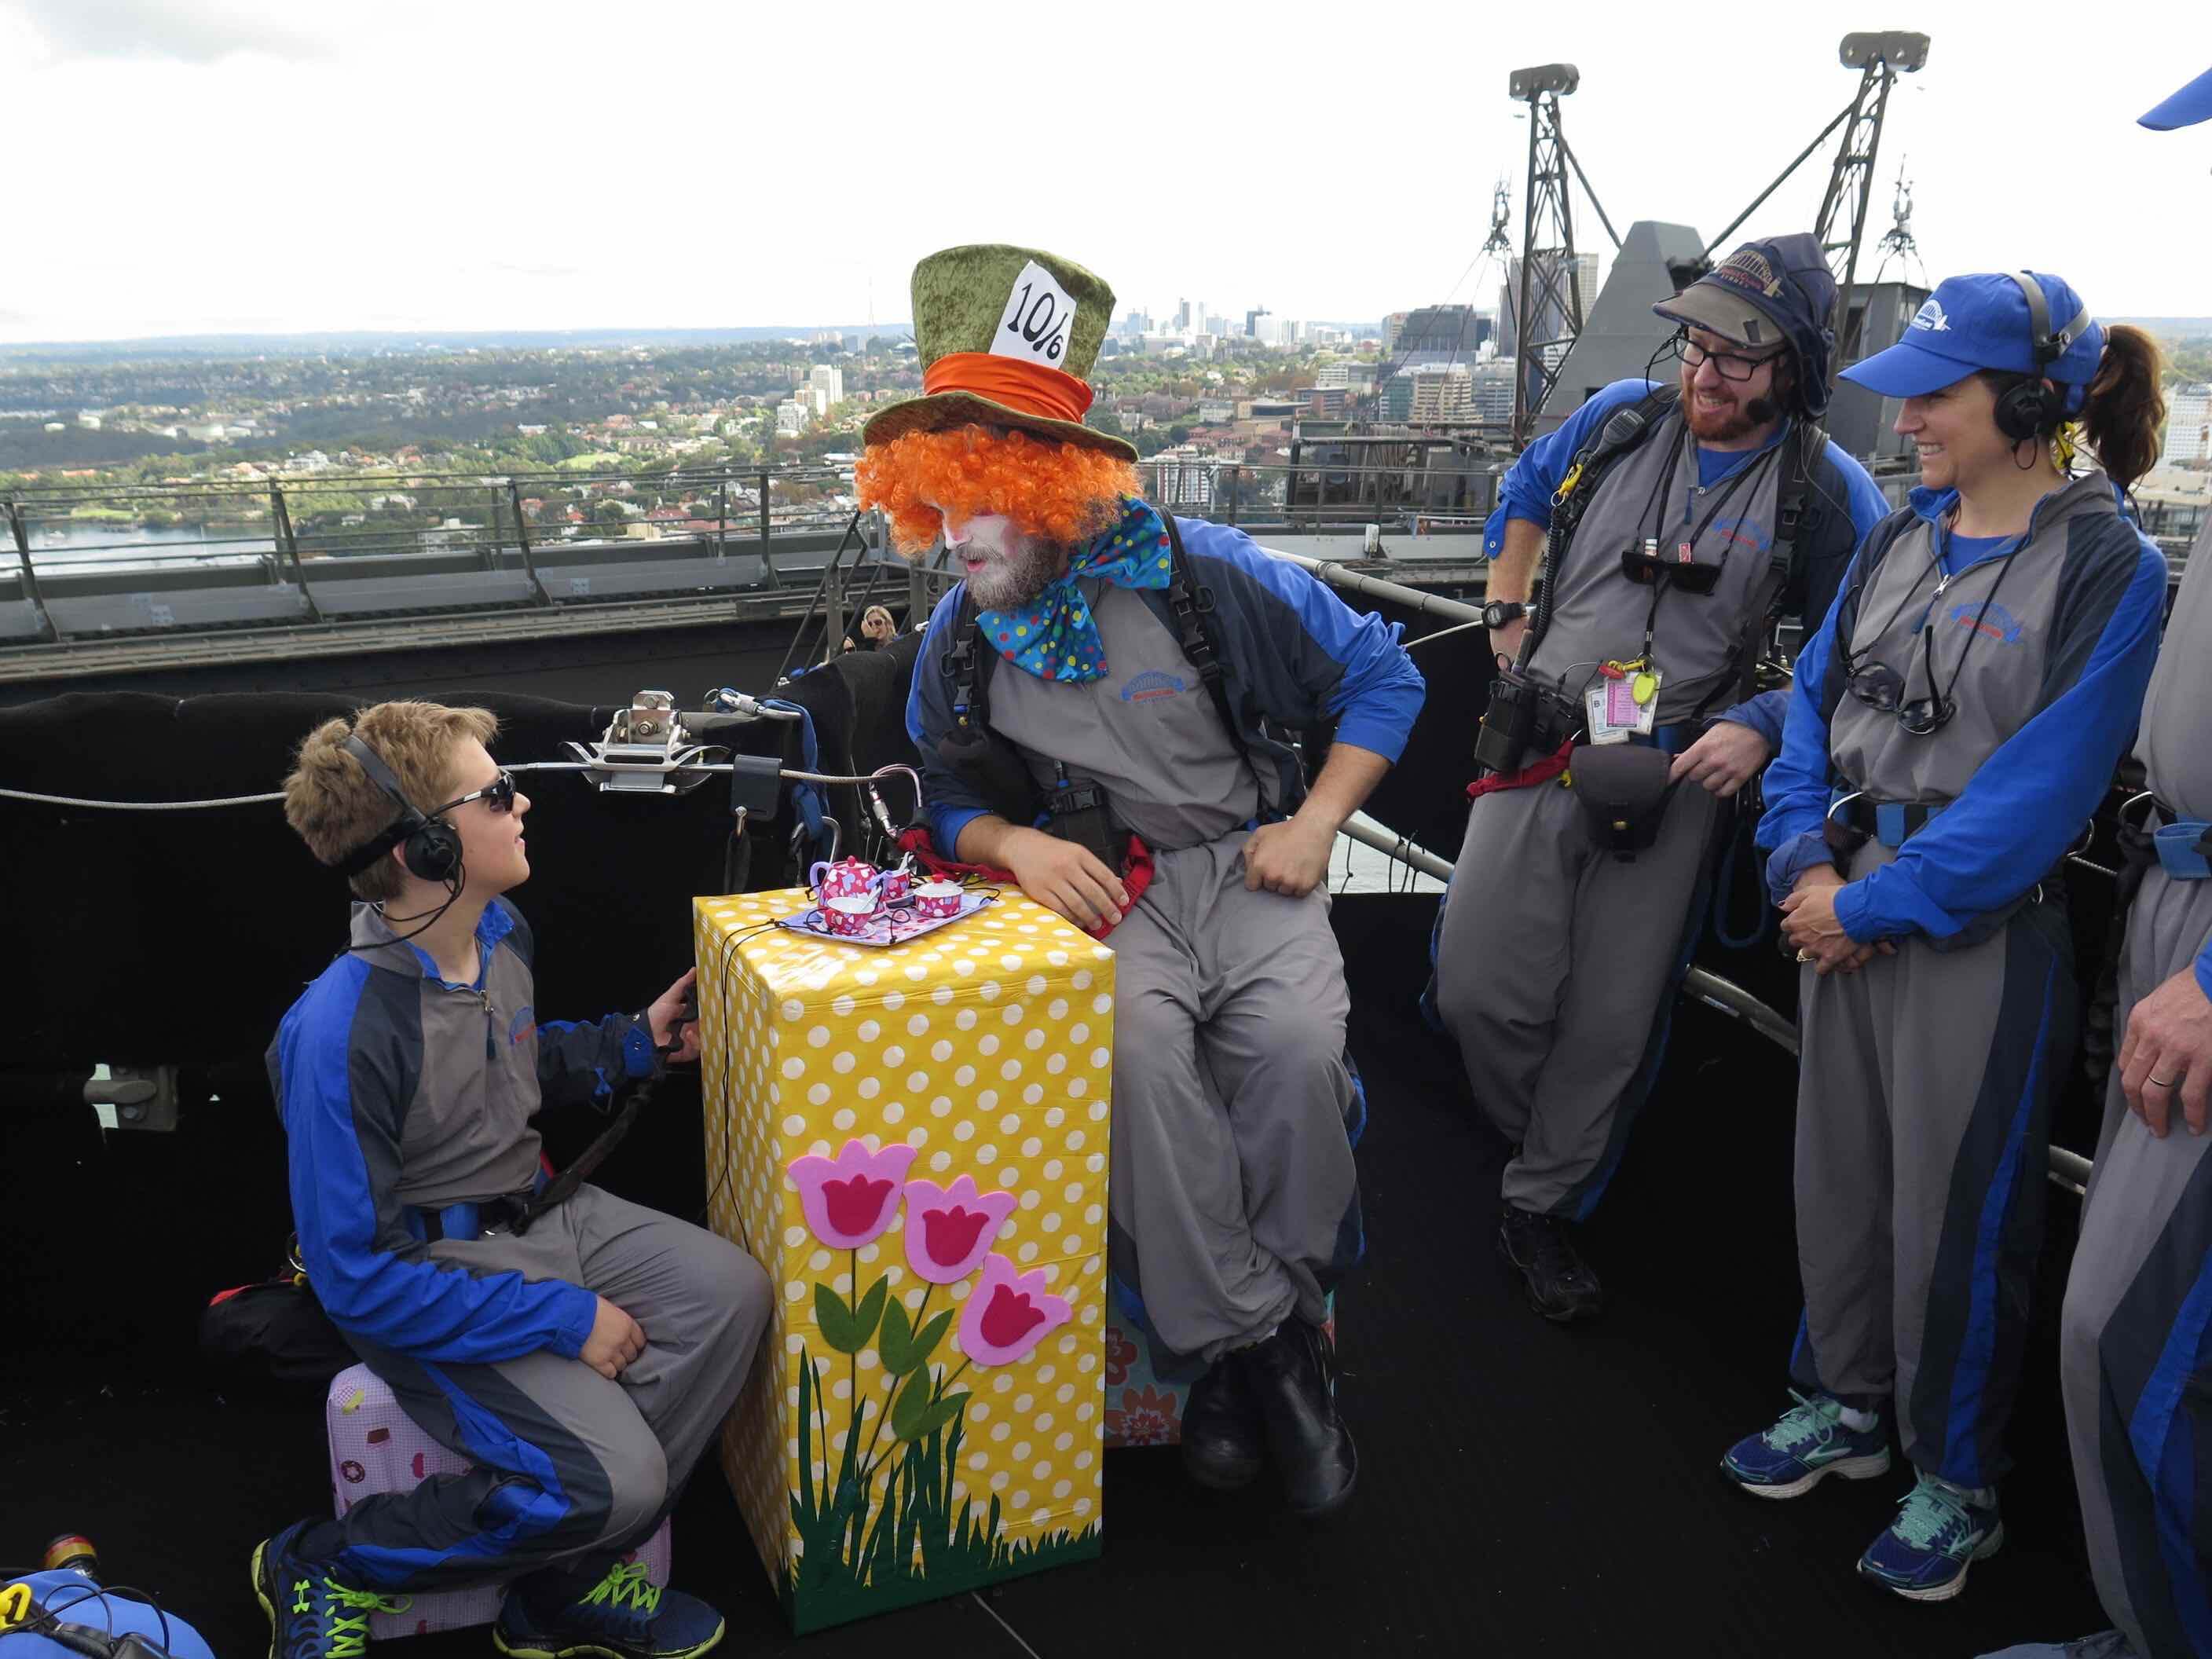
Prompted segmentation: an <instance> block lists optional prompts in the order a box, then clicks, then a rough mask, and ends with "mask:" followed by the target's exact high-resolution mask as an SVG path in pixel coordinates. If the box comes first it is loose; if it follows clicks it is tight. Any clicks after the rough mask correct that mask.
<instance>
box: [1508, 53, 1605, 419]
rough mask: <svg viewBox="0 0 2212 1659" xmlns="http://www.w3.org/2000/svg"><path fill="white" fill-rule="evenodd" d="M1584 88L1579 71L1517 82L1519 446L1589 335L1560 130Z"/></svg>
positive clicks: (1545, 72) (1563, 67)
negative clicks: (1580, 339) (1522, 178)
mask: <svg viewBox="0 0 2212 1659" xmlns="http://www.w3.org/2000/svg"><path fill="white" fill-rule="evenodd" d="M1581 83H1582V75H1581V72H1580V71H1579V70H1577V69H1576V68H1575V66H1574V65H1573V64H1544V65H1542V66H1541V67H1540V68H1536V69H1525V70H1514V72H1513V74H1512V76H1511V78H1510V82H1509V86H1510V91H1511V93H1512V95H1513V97H1514V98H1515V99H1516V100H1519V101H1521V102H1523V103H1526V104H1527V105H1528V189H1527V191H1525V192H1524V193H1523V195H1522V216H1521V283H1520V289H1519V293H1518V295H1516V299H1515V301H1514V307H1513V352H1514V358H1515V362H1514V370H1513V441H1514V442H1515V443H1516V445H1518V444H1525V443H1526V442H1528V437H1529V435H1530V433H1531V431H1532V430H1533V429H1534V425H1535V421H1536V416H1537V414H1538V412H1539V411H1540V410H1542V409H1543V407H1544V404H1545V401H1546V400H1547V398H1550V396H1551V395H1552V388H1553V386H1555V385H1557V384H1558V382H1559V369H1560V367H1561V365H1563V364H1564V363H1565V362H1566V359H1567V352H1568V350H1569V349H1570V348H1571V347H1572V346H1573V344H1574V343H1575V337H1576V336H1577V335H1578V334H1580V333H1581V332H1582V330H1583V302H1582V294H1581V292H1580V290H1579V289H1577V286H1576V283H1575V231H1574V218H1573V215H1572V213H1571V210H1570V208H1569V205H1568V201H1567V169H1568V167H1569V166H1570V165H1571V162H1572V159H1573V158H1572V156H1571V154H1570V152H1569V151H1568V149H1567V141H1566V137H1565V134H1564V133H1563V132H1562V131H1560V127H1559V99H1560V98H1561V96H1562V95H1564V94H1568V93H1571V92H1572V91H1574V89H1575V88H1577V86H1579V85H1581ZM1499 194H1500V196H1501V197H1502V196H1503V194H1504V190H1503V186H1501V187H1500V191H1499ZM1493 234H1495V232H1494V231H1493Z"/></svg>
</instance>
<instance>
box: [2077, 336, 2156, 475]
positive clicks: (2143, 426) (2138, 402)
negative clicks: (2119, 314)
mask: <svg viewBox="0 0 2212 1659" xmlns="http://www.w3.org/2000/svg"><path fill="white" fill-rule="evenodd" d="M2164 368H2165V365H2164V363H2163V362H2162V361H2161V359H2160V353H2159V349H2158V342H2157V341H2155V340H2154V339H2152V338H2151V337H2150V336H2149V335H2148V334H2146V333H2144V332H2143V331H2142V330H2141V329H2139V328H2134V327H2131V326H2130V325H2128V324H2126V323H2114V324H2112V325H2111V326H2110V327H2108V328H2106V331H2105V354H2104V356H2101V357H2100V358H2099V359H2098V360H2097V373H2096V374H2095V376H2094V377H2093V379H2092V380H2090V382H2089V396H2088V401H2087V403H2086V404H2084V405H2083V406H2082V410H2081V426H2082V429H2083V431H2084V433H2085V434H2086V435H2087V437H2088V440H2089V446H2090V447H2091V448H2093V450H2095V451H2096V452H2097V462H2098V465H2100V466H2102V467H2103V468H2104V469H2105V471H2106V475H2107V476H2108V477H2111V479H2112V482H2113V483H2117V484H2118V485H2119V486H2120V487H2121V488H2122V489H2126V488H2128V487H2129V486H2130V485H2131V484H2133V483H2135V481H2136V479H2137V478H2140V477H2142V475H2143V474H2144V473H2146V472H2148V471H2150V470H2151V467H2152V465H2154V463H2155V462H2156V461H2157V459H2158V454H2159V428H2160V426H2161V425H2163V424H2164V422H2165V420H2166V393H2165V392H2164V391H2163V390H2162V389H2161V387H2160V384H2159V383H2160V378H2161V376H2162V374H2163V373H2164Z"/></svg>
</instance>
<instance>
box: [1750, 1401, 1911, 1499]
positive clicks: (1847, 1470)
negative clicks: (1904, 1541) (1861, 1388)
mask: <svg viewBox="0 0 2212 1659" xmlns="http://www.w3.org/2000/svg"><path fill="white" fill-rule="evenodd" d="M1790 1398H1791V1399H1792V1400H1794V1401H1796V1402H1797V1403H1796V1405H1794V1406H1792V1407H1790V1409H1789V1410H1788V1411H1786V1412H1784V1413H1782V1417H1781V1420H1780V1421H1778V1423H1776V1424H1775V1425H1774V1426H1773V1427H1772V1428H1771V1429H1767V1430H1765V1431H1762V1432H1760V1433H1759V1434H1754V1435H1750V1436H1747V1437H1745V1438H1744V1439H1741V1440H1739V1441H1737V1442H1736V1443H1735V1444H1734V1445H1733V1446H1730V1447H1729V1449H1728V1455H1727V1456H1725V1457H1723V1458H1722V1459H1721V1473H1722V1474H1725V1475H1726V1476H1728V1478H1729V1480H1733V1481H1735V1483H1736V1485H1737V1486H1741V1487H1742V1488H1743V1489H1744V1490H1745V1491H1746V1492H1750V1493H1751V1494H1753V1496H1754V1497H1758V1498H1796V1497H1800V1496H1802V1494H1804V1493H1806V1492H1810V1491H1812V1490H1813V1488H1814V1486H1818V1485H1819V1484H1820V1481H1821V1480H1823V1479H1824V1478H1826V1476H1828V1475H1831V1474H1840V1475H1842V1476H1843V1477H1844V1480H1868V1479H1869V1478H1870V1477H1872V1476H1874V1475H1877V1474H1887V1473H1888V1472H1889V1431H1888V1429H1887V1427H1885V1426H1884V1425H1883V1424H1882V1421H1881V1418H1880V1417H1879V1416H1877V1417H1876V1418H1875V1424H1874V1426H1873V1427H1872V1428H1870V1429H1854V1428H1852V1427H1851V1426H1850V1425H1849V1424H1847V1423H1845V1422H1844V1418H1843V1411H1844V1408H1843V1407H1842V1406H1841V1405H1840V1404H1838V1402H1837V1401H1833V1400H1832V1399H1830V1398H1829V1397H1828V1396H1827V1395H1825V1394H1816V1395H1813V1396H1812V1397H1811V1398H1810V1399H1808V1398H1806V1396H1805V1395H1802V1394H1799V1393H1798V1392H1797V1391H1796V1389H1791V1390H1790Z"/></svg>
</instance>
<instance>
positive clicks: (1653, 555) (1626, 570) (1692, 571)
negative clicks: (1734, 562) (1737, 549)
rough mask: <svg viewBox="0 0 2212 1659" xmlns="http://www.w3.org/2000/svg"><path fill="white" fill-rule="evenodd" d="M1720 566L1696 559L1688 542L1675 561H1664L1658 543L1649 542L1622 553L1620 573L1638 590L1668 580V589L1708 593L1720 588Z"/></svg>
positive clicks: (1632, 545)
mask: <svg viewBox="0 0 2212 1659" xmlns="http://www.w3.org/2000/svg"><path fill="white" fill-rule="evenodd" d="M1722 569H1723V566H1721V565H1719V564H1717V563H1716V564H1708V563H1705V562H1703V561H1702V560H1699V559H1698V558H1696V557H1693V556H1692V555H1691V554H1690V552H1689V550H1688V544H1682V546H1680V548H1678V549H1677V550H1676V556H1674V558H1671V559H1668V558H1662V557H1661V556H1659V554H1658V552H1657V551H1656V544H1653V543H1650V542H1646V543H1645V544H1644V546H1643V547H1638V546H1636V545H1634V544H1630V545H1629V546H1626V547H1624V548H1622V549H1621V550H1620V574H1622V575H1624V576H1626V577H1627V578H1628V580H1631V581H1632V582H1634V583H1635V584H1636V585H1637V586H1639V587H1649V586H1651V585H1652V584H1653V583H1655V582H1656V581H1657V580H1659V579H1660V578H1661V577H1662V576H1663V577H1665V578H1666V580H1667V585H1668V586H1669V587H1679V588H1680V589H1681V590H1682V591H1683V592H1685V593H1697V594H1701V595H1702V594H1707V593H1711V592H1712V591H1713V589H1714V588H1715V587H1716V586H1718V585H1719V582H1720V579H1721V571H1722Z"/></svg>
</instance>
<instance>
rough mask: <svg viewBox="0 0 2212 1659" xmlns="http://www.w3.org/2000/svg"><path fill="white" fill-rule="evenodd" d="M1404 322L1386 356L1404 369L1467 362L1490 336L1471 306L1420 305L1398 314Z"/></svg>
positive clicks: (1487, 320)
mask: <svg viewBox="0 0 2212 1659" xmlns="http://www.w3.org/2000/svg"><path fill="white" fill-rule="evenodd" d="M1398 314H1399V315H1401V316H1402V317H1403V318H1404V319H1405V320H1404V322H1403V323H1402V324H1401V325H1400V327H1399V329H1398V333H1397V337H1396V338H1395V340H1394V341H1392V343H1391V344H1390V346H1389V349H1388V350H1387V352H1386V354H1385V355H1386V356H1388V357H1389V360H1390V361H1391V362H1401V363H1404V364H1406V365H1407V366H1408V367H1410V366H1412V365H1413V364H1416V363H1424V362H1462V363H1471V362H1474V358H1475V353H1476V352H1477V351H1478V350H1479V349H1480V348H1481V345H1482V343H1483V342H1484V341H1485V340H1486V339H1488V338H1489V337H1490V322H1489V319H1487V318H1486V317H1484V316H1483V315H1482V313H1480V312H1479V311H1477V310H1476V309H1475V308H1474V307H1473V306H1423V307H1421V308H1420V309H1419V311H1408V312H1401V313H1398Z"/></svg>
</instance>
